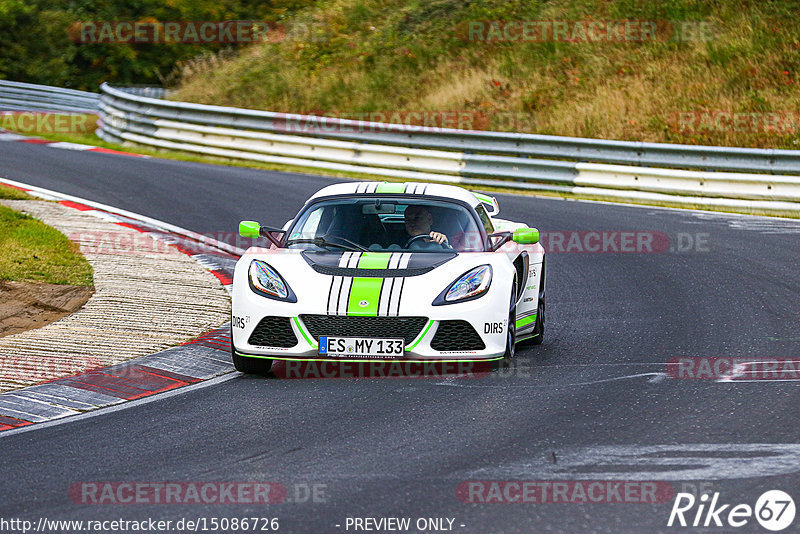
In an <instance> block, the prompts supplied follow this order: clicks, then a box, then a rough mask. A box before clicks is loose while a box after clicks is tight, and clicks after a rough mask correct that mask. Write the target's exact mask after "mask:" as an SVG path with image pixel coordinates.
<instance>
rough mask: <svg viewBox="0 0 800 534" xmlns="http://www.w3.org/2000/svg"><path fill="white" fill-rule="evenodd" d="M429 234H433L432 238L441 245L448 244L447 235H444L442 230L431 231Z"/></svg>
mask: <svg viewBox="0 0 800 534" xmlns="http://www.w3.org/2000/svg"><path fill="white" fill-rule="evenodd" d="M429 235H430V236H431V239H432V240H434V241H436V242H437V243H439V244H440V245H442V244H447V236H446V235H444V234H443V233H441V232H431V233H430V234H429Z"/></svg>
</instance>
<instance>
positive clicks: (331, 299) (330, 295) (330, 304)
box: [328, 276, 336, 314]
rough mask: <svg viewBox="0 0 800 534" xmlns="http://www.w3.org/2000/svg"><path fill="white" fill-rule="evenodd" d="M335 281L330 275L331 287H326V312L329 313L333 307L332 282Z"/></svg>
mask: <svg viewBox="0 0 800 534" xmlns="http://www.w3.org/2000/svg"><path fill="white" fill-rule="evenodd" d="M335 281H336V277H335V276H331V287H330V289H328V314H330V313H331V308H332V307H333V283H334V282H335Z"/></svg>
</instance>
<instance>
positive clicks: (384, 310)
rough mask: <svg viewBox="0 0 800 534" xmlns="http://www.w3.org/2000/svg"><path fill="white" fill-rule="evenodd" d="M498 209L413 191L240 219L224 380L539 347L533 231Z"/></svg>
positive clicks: (419, 187) (442, 192)
mask: <svg viewBox="0 0 800 534" xmlns="http://www.w3.org/2000/svg"><path fill="white" fill-rule="evenodd" d="M498 213H499V207H498V205H497V200H496V199H495V198H493V197H488V196H486V195H482V194H478V193H472V192H470V191H467V190H465V189H462V188H460V187H455V186H450V185H436V184H424V183H404V184H401V183H387V182H383V183H380V182H360V183H359V182H355V183H352V182H351V183H342V184H335V185H331V186H328V187H325V188H323V189H322V190H320V191H319V192H317V193H316V194H315V195H314V196H312V197H311V198H310V199H309V200H308V201H307V202H306V204H305V205H304V206H303V207H302V209H301V210H300V212H299V213H298V214H297V216H296V217H295V218H294V219H292V220H291V221H288V222H287V223H286V224H285V225H284V227H283V228H282V229H281V228H270V227H264V226H261V225H259V224H258V223H257V222H253V221H244V222H242V223H240V225H239V233H240V234H241V235H242V236H244V237H249V238H259V237H265V238H267V240H268V242H269V248H265V247H258V248H257V247H251V248H250V249H248V250H247V252H246V253H245V254H244V255H243V256H242V257H241V259H239V261H238V262H237V264H236V270H235V272H234V278H233V293H232V300H233V305H232V322H231V330H232V335H231V340H232V343H231V350H232V355H233V363H234V366H235V367H236V369H237V370H239V371H242V372H245V373H256V374H265V373H267V372H268V371H269V370H270V368H271V367H272V362H273V361H274V360H305V361H309V360H313V361H331V360H332V361H365V360H366V361H374V360H380V361H385V360H398V359H400V360H404V361H430V360H447V361H487V360H502V359H504V358H510V357H512V356H513V355H514V350H515V344H516V343H518V342H520V341H524V340H526V339H530V340H531V341H532V342H533V343H534V344H539V343H541V342H542V337H543V335H544V322H545V255H544V249H543V248H542V246H541V245H540V244H539V243H538V241H539V231H538V230H536V229H535V228H527V227H526V226H525V225H524V224H521V223H514V222H511V221H507V220H503V219H499V218H497V217H496V216H497V214H498Z"/></svg>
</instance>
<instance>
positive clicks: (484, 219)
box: [475, 204, 494, 234]
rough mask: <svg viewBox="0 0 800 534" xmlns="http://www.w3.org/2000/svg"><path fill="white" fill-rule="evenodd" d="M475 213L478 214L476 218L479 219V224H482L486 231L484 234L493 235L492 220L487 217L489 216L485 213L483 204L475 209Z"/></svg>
mask: <svg viewBox="0 0 800 534" xmlns="http://www.w3.org/2000/svg"><path fill="white" fill-rule="evenodd" d="M475 211H477V212H478V217H480V219H481V223H482V224H483V228H484V229H485V230H486V233H487V234H493V233H494V225H492V219H491V218H490V217H489V214H488V213H486V208H484V207H483V204H478V207H477V208H475Z"/></svg>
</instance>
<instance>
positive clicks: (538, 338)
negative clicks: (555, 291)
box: [531, 295, 544, 345]
mask: <svg viewBox="0 0 800 534" xmlns="http://www.w3.org/2000/svg"><path fill="white" fill-rule="evenodd" d="M533 334H534V337H533V339H531V343H533V344H534V345H541V344H542V342H543V341H544V295H543V296H542V298H541V300H540V301H539V307H538V309H537V310H536V324H535V325H534V327H533Z"/></svg>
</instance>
